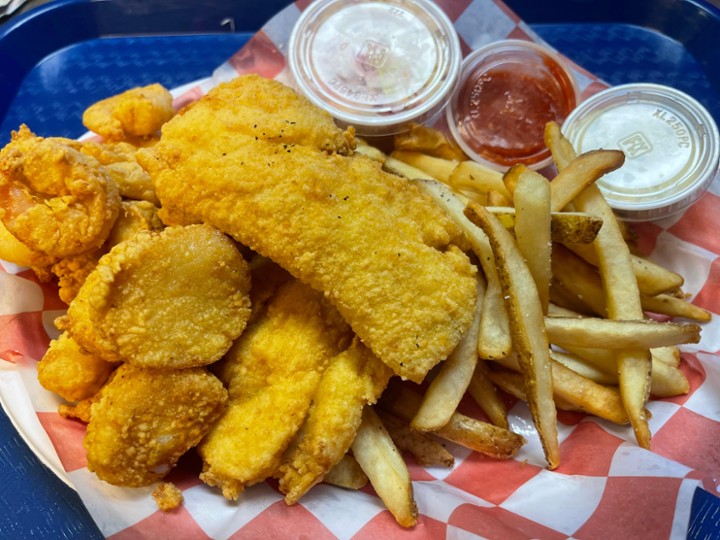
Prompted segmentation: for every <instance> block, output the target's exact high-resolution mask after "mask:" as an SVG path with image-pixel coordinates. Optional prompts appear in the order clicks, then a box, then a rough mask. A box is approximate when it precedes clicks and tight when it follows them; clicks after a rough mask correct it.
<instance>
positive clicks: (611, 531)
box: [0, 0, 720, 540]
mask: <svg viewBox="0 0 720 540" xmlns="http://www.w3.org/2000/svg"><path fill="white" fill-rule="evenodd" d="M307 4H308V2H306V1H298V2H296V3H295V4H293V5H291V6H289V7H288V8H286V9H285V10H283V11H282V12H280V13H279V14H278V15H277V16H276V17H274V18H273V19H272V20H271V21H269V22H268V24H267V25H266V26H265V27H263V28H262V29H261V30H260V31H259V32H258V33H257V34H256V35H255V36H254V37H253V38H252V39H251V41H250V42H249V43H248V44H247V45H246V46H245V47H244V48H243V49H242V50H240V51H238V52H237V53H236V54H235V55H234V56H233V57H232V58H230V59H229V60H228V61H227V62H226V63H225V64H223V65H222V66H220V67H219V68H218V69H217V70H216V71H215V72H214V74H213V77H212V78H211V79H209V80H208V81H205V82H204V83H202V84H200V85H198V86H196V87H193V88H192V89H191V90H190V91H188V92H184V93H182V94H181V95H180V96H179V97H178V98H177V105H178V106H180V105H182V104H184V103H187V102H190V101H192V100H195V99H197V98H199V97H200V96H202V95H203V94H204V93H205V92H206V91H207V90H208V89H209V88H210V87H212V86H214V85H216V84H218V83H219V82H221V81H223V80H227V79H229V78H232V77H234V76H236V75H237V74H239V73H245V72H256V73H260V74H261V75H264V76H266V77H271V78H277V79H280V80H284V81H285V82H288V81H287V79H288V77H287V73H286V64H285V57H284V51H285V50H286V44H287V39H288V37H289V34H290V31H291V29H292V26H293V25H294V23H295V21H296V20H297V18H298V16H299V15H300V13H301V11H302V10H303V9H304V8H305V7H306V5H307ZM438 4H440V5H441V6H442V7H443V8H444V9H445V10H446V12H447V13H448V15H449V16H450V18H451V19H452V20H453V21H454V23H455V26H456V28H457V31H458V33H459V35H460V39H461V43H462V47H463V50H464V52H465V53H467V52H469V51H470V50H472V49H474V48H477V47H479V46H481V45H484V44H486V43H488V42H491V41H495V40H499V39H504V38H520V39H531V40H534V41H540V40H539V38H538V37H537V36H536V35H535V34H534V33H533V32H532V30H531V29H530V28H529V27H527V26H526V25H525V24H524V23H523V22H522V21H521V20H519V18H518V17H517V16H516V15H515V14H514V13H513V12H512V11H511V10H510V9H509V8H508V7H507V6H505V5H504V4H503V3H501V2H500V1H499V0H474V1H472V2H470V1H469V0H456V1H454V0H440V1H438ZM573 67H574V69H575V75H576V77H577V79H578V81H579V83H580V88H581V92H582V94H583V96H584V97H587V96H589V95H591V94H592V93H594V92H596V91H598V90H600V89H602V88H604V87H605V85H604V84H603V83H602V82H601V81H598V80H597V79H596V78H594V77H593V76H592V75H591V74H589V73H587V72H586V71H584V70H583V69H582V68H580V67H578V66H573ZM719 216H720V177H719V178H716V179H715V181H714V182H713V184H712V185H711V187H710V191H709V193H708V194H706V195H705V196H704V197H703V198H702V199H701V200H700V201H699V202H698V203H696V204H695V205H694V206H692V207H691V208H690V209H689V210H687V211H686V212H685V213H684V214H683V215H681V216H676V217H673V218H668V219H666V220H664V221H658V222H653V223H643V224H640V225H638V226H637V227H636V228H637V231H638V232H639V234H640V246H641V249H642V251H643V252H644V253H645V254H647V255H649V256H650V257H651V258H652V259H654V260H656V261H657V262H659V263H661V264H663V265H665V266H667V267H669V268H671V269H673V270H675V271H677V272H679V273H681V274H682V275H683V276H685V278H686V284H685V290H686V291H687V292H689V293H691V294H692V295H693V298H694V302H695V303H696V304H698V305H699V306H702V307H703V308H705V309H707V310H709V311H711V312H713V313H715V314H720V295H719V294H718V290H719V286H720V258H719V254H720V236H718V234H717V231H718V230H720V217H719ZM0 266H1V267H2V270H3V271H2V272H0V290H1V291H2V296H1V297H0V358H1V359H2V360H4V361H0V398H1V399H2V402H3V406H4V407H5V409H6V410H7V411H8V414H9V416H10V417H11V419H13V421H14V422H15V424H16V426H17V427H18V429H19V430H20V432H21V433H22V434H23V435H24V436H25V437H26V440H28V442H29V444H30V445H31V448H33V450H34V451H35V452H36V453H37V454H38V455H39V456H40V457H41V458H42V459H43V460H44V461H45V462H46V463H48V465H50V466H51V467H52V468H53V469H54V470H55V471H56V472H57V474H59V475H60V476H61V477H62V478H64V479H65V480H66V481H68V483H70V484H71V485H72V486H73V487H74V488H75V489H76V490H77V491H78V493H79V494H80V497H81V498H82V500H83V502H84V503H85V505H86V506H87V508H88V509H89V511H90V513H91V515H92V516H93V518H94V519H95V521H96V522H97V524H98V526H99V527H100V529H101V531H102V532H103V533H104V534H105V535H106V536H108V537H112V538H116V539H125V538H128V539H130V538H132V539H135V538H144V537H147V538H153V539H155V538H173V539H184V538H192V539H198V538H259V537H262V538H266V539H271V538H283V539H285V538H313V539H331V538H353V539H377V538H416V539H425V538H433V539H435V538H457V539H470V538H490V539H502V540H508V539H525V538H543V539H554V538H568V537H572V538H582V539H585V538H588V539H591V538H603V539H605V538H634V539H635V538H652V539H657V538H685V535H686V531H687V523H688V518H689V514H690V503H691V499H692V494H693V492H694V491H695V489H696V488H697V487H702V488H704V489H706V490H708V491H710V492H713V493H716V494H717V491H718V487H719V483H720V480H719V478H720V354H719V348H720V347H719V346H720V332H718V325H719V324H720V323H718V320H719V319H720V318H718V316H717V315H716V316H715V318H714V320H713V322H711V323H708V324H706V325H705V327H704V329H703V337H702V341H701V342H700V343H699V344H697V345H692V346H686V347H684V348H683V349H682V350H683V355H682V357H683V361H682V364H681V369H682V370H683V372H684V373H685V375H686V376H687V378H688V380H689V381H690V386H691V390H690V392H689V393H688V394H687V395H684V396H680V397H676V398H672V399H661V400H652V401H651V402H650V404H649V409H650V411H651V413H652V420H651V421H650V426H651V429H652V432H653V434H654V436H653V441H652V451H647V450H643V449H641V448H639V447H638V446H637V445H636V443H635V440H634V437H633V434H632V431H631V429H630V428H629V427H625V426H617V425H613V424H610V423H608V422H605V421H602V420H598V419H595V418H591V417H587V416H585V415H582V414H578V413H565V412H560V414H559V420H560V425H559V432H560V441H561V446H560V454H561V463H562V464H561V466H560V467H559V468H558V469H557V470H555V471H548V470H547V469H545V468H544V459H543V455H542V450H541V447H540V444H539V440H538V438H537V434H536V432H535V429H534V428H533V426H532V421H531V418H530V415H529V412H528V410H527V407H526V406H525V405H524V404H523V403H520V402H514V401H510V402H509V405H510V422H511V427H512V429H513V430H514V431H516V432H518V433H521V434H522V435H524V436H525V437H526V439H527V440H528V443H527V444H526V445H525V446H524V447H523V449H522V450H521V451H520V453H519V455H518V456H517V457H516V458H515V459H511V460H508V461H496V460H493V459H489V458H485V457H483V456H481V455H479V454H476V453H473V452H471V451H469V450H467V449H465V448H462V447H458V446H452V445H451V446H450V450H451V451H452V452H453V454H454V456H455V458H456V464H455V466H454V468H452V469H451V470H450V469H443V468H423V467H421V466H419V465H417V464H415V463H414V462H413V461H412V459H411V458H408V461H409V467H410V472H411V475H412V478H413V481H414V483H413V487H414V492H415V498H416V500H417V503H418V507H419V511H420V514H421V516H420V520H419V524H418V525H417V526H416V527H415V528H413V529H410V530H405V529H402V528H401V527H399V526H398V525H396V523H395V521H394V519H393V518H392V516H391V515H390V514H389V512H388V511H387V510H385V509H384V507H383V505H382V503H381V502H380V501H379V499H378V498H377V497H376V496H375V495H374V493H373V491H372V489H370V488H368V489H364V490H361V491H357V492H354V491H347V490H342V489H339V488H334V487H331V486H327V485H319V486H316V487H315V488H313V489H312V490H311V491H310V493H309V494H308V495H307V496H305V497H304V498H303V499H302V500H301V501H300V503H299V504H297V505H295V506H292V507H288V506H286V505H285V503H284V501H283V498H282V496H281V494H280V493H279V492H278V490H277V486H276V485H275V484H274V483H273V482H272V481H268V482H266V483H263V484H260V485H256V486H253V487H251V488H249V489H248V490H247V491H246V492H245V493H244V494H243V495H242V496H241V497H240V499H239V500H238V501H237V502H229V501H226V500H225V499H224V498H223V497H222V495H221V494H220V493H219V491H218V490H216V489H214V488H210V487H207V486H205V485H204V484H202V483H201V482H200V481H199V479H198V476H197V475H198V471H199V467H200V464H199V463H198V462H197V458H196V457H195V456H193V455H189V456H187V457H185V458H183V459H182V460H181V462H180V464H179V466H178V467H177V468H176V469H175V470H174V471H173V472H172V473H171V475H170V477H169V478H168V480H171V481H173V482H175V483H176V484H177V485H178V486H179V487H180V488H181V489H182V491H183V495H184V499H185V500H184V504H183V506H182V507H181V508H179V509H178V510H177V511H174V512H171V513H167V514H165V513H162V512H160V511H158V510H157V509H156V506H155V503H154V501H153V500H152V497H151V495H150V491H151V488H147V489H124V488H118V487H114V486H111V485H109V484H106V483H104V482H102V481H100V480H98V479H97V478H96V477H95V475H94V474H92V473H90V472H89V471H88V470H87V468H86V458H85V452H84V449H83V447H82V438H83V435H84V426H83V425H82V424H80V423H78V422H75V421H71V420H66V419H63V418H62V417H60V416H59V415H58V414H57V412H56V410H57V405H58V403H59V400H58V398H56V397H54V396H51V395H49V394H48V393H47V392H45V391H44V390H43V389H42V388H41V387H40V386H39V384H38V383H37V380H36V370H35V365H36V362H37V360H39V359H40V358H41V357H42V355H43V353H44V351H45V349H46V347H47V344H48V341H49V339H50V338H51V337H54V336H55V335H57V331H56V330H55V328H54V327H53V325H52V321H53V319H54V318H55V316H57V315H58V314H60V313H62V311H63V309H64V305H63V304H62V303H61V302H60V301H59V300H58V299H57V296H56V291H55V290H53V289H52V287H49V286H47V285H44V284H41V283H38V281H37V280H36V279H35V277H34V275H33V274H32V272H30V271H28V270H25V269H22V268H17V267H15V266H14V265H11V264H6V263H0ZM462 406H463V407H465V408H466V409H467V412H469V414H475V413H476V414H478V415H479V414H481V413H480V412H479V411H476V410H474V409H473V407H474V405H473V404H472V403H470V402H463V404H462ZM43 428H44V429H43Z"/></svg>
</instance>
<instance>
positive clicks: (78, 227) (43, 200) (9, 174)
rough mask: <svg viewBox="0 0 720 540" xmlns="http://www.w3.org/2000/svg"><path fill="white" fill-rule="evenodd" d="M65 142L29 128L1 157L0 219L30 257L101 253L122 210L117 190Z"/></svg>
mask: <svg viewBox="0 0 720 540" xmlns="http://www.w3.org/2000/svg"><path fill="white" fill-rule="evenodd" d="M65 141H66V139H62V138H53V137H48V138H44V137H37V136H36V135H34V134H33V133H32V132H31V131H30V130H29V129H28V127H27V126H21V127H20V130H19V131H14V132H13V133H12V139H11V141H10V143H8V144H7V145H6V146H5V147H4V148H3V149H2V151H0V214H1V215H0V217H1V218H2V221H3V224H4V225H5V227H6V228H7V230H8V231H9V232H10V234H12V235H13V236H14V237H15V238H16V239H17V240H19V241H20V242H21V243H22V244H24V245H25V246H27V247H28V248H30V249H31V250H33V251H36V252H41V253H45V254H47V255H49V256H52V257H67V256H70V255H77V254H79V253H83V252H85V251H90V250H93V249H97V248H99V247H100V246H101V245H102V244H103V242H105V239H106V238H107V236H108V234H109V233H110V229H111V228H112V226H113V224H114V223H115V219H116V218H117V215H118V212H119V210H120V193H119V191H118V187H117V184H115V182H114V181H113V180H112V178H110V176H109V175H108V174H107V171H105V169H104V168H103V167H102V166H101V165H100V163H99V162H98V161H97V160H96V159H95V158H93V157H90V156H86V155H85V154H83V153H81V152H79V151H78V150H75V149H74V148H72V147H71V146H69V145H68V144H66V142H65Z"/></svg>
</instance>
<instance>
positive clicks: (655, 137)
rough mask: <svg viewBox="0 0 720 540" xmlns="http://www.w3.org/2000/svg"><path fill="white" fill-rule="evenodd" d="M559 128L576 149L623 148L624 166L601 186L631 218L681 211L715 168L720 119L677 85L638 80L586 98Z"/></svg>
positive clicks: (698, 193) (699, 193)
mask: <svg viewBox="0 0 720 540" xmlns="http://www.w3.org/2000/svg"><path fill="white" fill-rule="evenodd" d="M562 131H563V133H564V135H565V136H566V137H567V138H568V139H569V141H570V142H571V143H572V145H573V147H574V148H575V149H576V151H577V152H578V153H582V152H586V151H588V150H594V149H598V148H605V149H619V150H622V151H623V152H624V153H625V163H624V164H623V166H622V167H620V168H619V169H617V170H615V171H613V172H611V173H608V174H606V175H605V176H603V177H601V178H600V179H599V180H598V182H597V185H598V186H599V187H600V189H601V191H602V192H603V194H604V195H605V198H606V199H607V201H608V204H610V206H611V207H612V208H613V209H614V210H615V212H616V214H617V215H618V216H619V217H621V218H622V219H625V220H627V221H649V220H653V219H660V218H664V217H668V216H672V215H675V214H677V213H680V212H682V211H684V210H685V209H687V208H688V207H689V206H690V205H691V204H692V203H694V202H695V201H697V200H698V199H699V198H700V197H701V196H702V195H703V194H704V193H705V192H706V191H707V189H708V187H709V186H710V183H711V182H712V180H713V178H714V177H715V175H716V174H717V172H718V160H719V156H720V136H719V135H718V128H717V125H716V124H715V122H714V120H713V118H712V116H711V115H710V113H709V112H708V111H707V110H706V109H705V108H704V107H703V106H702V105H701V104H700V103H699V102H698V101H696V100H695V99H694V98H692V97H690V96H688V95H687V94H685V93H683V92H681V91H679V90H676V89H675V88H670V87H667V86H662V85H658V84H644V83H633V84H625V85H621V86H615V87H612V88H609V89H607V90H603V91H602V92H600V93H598V94H595V95H594V96H592V97H590V98H589V99H587V100H586V101H584V102H583V103H581V104H580V105H579V106H578V107H577V109H576V110H575V111H573V113H572V114H571V115H570V116H569V117H568V118H567V120H566V121H565V123H564V125H563V127H562Z"/></svg>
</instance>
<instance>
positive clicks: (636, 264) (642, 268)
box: [567, 244, 685, 296]
mask: <svg viewBox="0 0 720 540" xmlns="http://www.w3.org/2000/svg"><path fill="white" fill-rule="evenodd" d="M567 247H568V248H570V249H571V250H572V251H573V252H574V253H575V254H577V255H579V256H580V257H582V258H583V259H585V260H586V261H587V262H589V263H590V264H592V265H593V266H598V264H599V263H598V256H597V253H596V252H595V250H594V249H593V248H592V246H590V245H582V244H581V245H569V246H567ZM630 262H631V263H632V267H633V272H634V273H635V278H636V279H637V283H638V289H639V290H640V292H641V293H642V294H647V295H650V296H652V295H656V294H661V293H665V292H670V291H673V290H676V289H679V288H680V287H682V286H683V283H684V281H685V280H684V279H683V277H682V276H681V275H680V274H677V273H675V272H673V271H671V270H668V269H666V268H664V267H662V266H660V265H659V264H657V263H654V262H653V261H651V260H648V259H645V258H643V257H639V256H637V255H634V254H632V253H631V254H630Z"/></svg>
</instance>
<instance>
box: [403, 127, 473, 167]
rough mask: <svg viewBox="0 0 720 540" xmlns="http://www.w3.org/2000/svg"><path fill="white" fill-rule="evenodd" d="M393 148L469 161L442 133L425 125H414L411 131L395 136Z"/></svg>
mask: <svg viewBox="0 0 720 540" xmlns="http://www.w3.org/2000/svg"><path fill="white" fill-rule="evenodd" d="M393 146H394V147H395V149H396V150H413V151H417V152H423V153H424V154H428V155H430V156H433V157H438V158H443V159H451V160H457V161H459V160H464V159H467V156H466V155H465V153H464V152H463V151H462V150H461V149H460V147H459V146H458V145H457V144H456V143H455V142H454V141H453V140H451V139H448V138H447V136H446V135H445V134H444V133H443V132H442V131H440V130H438V129H435V128H431V127H428V126H425V125H423V124H412V125H411V126H410V129H408V130H406V131H404V132H402V133H398V134H397V135H395V136H394V137H393Z"/></svg>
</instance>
